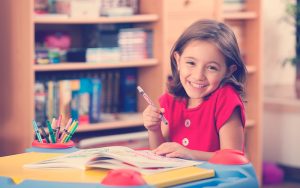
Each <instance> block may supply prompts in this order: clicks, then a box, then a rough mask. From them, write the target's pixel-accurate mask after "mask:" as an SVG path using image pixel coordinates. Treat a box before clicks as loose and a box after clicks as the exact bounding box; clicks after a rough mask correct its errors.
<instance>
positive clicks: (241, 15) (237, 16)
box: [223, 11, 257, 20]
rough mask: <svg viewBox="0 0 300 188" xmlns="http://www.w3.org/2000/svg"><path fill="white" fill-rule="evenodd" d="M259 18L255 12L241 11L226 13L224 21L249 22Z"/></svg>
mask: <svg viewBox="0 0 300 188" xmlns="http://www.w3.org/2000/svg"><path fill="white" fill-rule="evenodd" d="M255 18H257V13H256V12H253V11H241V12H224V13H223V19H224V20H248V19H255Z"/></svg>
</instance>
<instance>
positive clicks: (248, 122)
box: [245, 119, 255, 128]
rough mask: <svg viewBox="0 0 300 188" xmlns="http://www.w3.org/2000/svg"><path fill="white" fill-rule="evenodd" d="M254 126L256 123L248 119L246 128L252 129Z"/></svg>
mask: <svg viewBox="0 0 300 188" xmlns="http://www.w3.org/2000/svg"><path fill="white" fill-rule="evenodd" d="M254 126H255V121H254V120H253V119H247V120H246V125H245V127H246V128H251V127H254Z"/></svg>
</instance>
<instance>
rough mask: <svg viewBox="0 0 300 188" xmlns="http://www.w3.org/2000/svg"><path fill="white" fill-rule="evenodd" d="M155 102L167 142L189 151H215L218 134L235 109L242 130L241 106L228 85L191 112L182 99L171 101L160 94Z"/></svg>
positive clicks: (243, 110)
mask: <svg viewBox="0 0 300 188" xmlns="http://www.w3.org/2000/svg"><path fill="white" fill-rule="evenodd" d="M159 101H160V105H161V107H162V108H165V117H166V118H167V120H168V121H169V137H170V140H171V141H172V142H177V143H179V144H182V145H183V146H185V147H187V148H189V149H193V150H200V151H208V152H213V151H216V150H219V149H220V140H219V130H220V128H221V127H222V126H223V125H224V123H225V122H226V121H227V120H228V119H229V117H230V116H231V114H232V112H233V110H234V109H235V108H237V107H238V108H239V109H240V113H241V114H240V116H241V121H242V124H243V126H245V109H244V105H243V102H242V100H241V98H240V96H239V94H238V93H237V92H236V90H235V89H234V88H233V87H232V86H231V85H225V86H223V87H220V88H219V89H217V90H216V91H214V92H213V93H212V94H211V95H210V96H209V97H208V99H207V100H205V101H203V102H202V103H201V104H200V105H199V106H197V107H195V108H190V109H187V108H186V106H187V105H186V102H187V101H186V100H185V99H175V98H174V96H172V95H170V94H168V93H165V94H163V95H162V96H161V97H160V100H159Z"/></svg>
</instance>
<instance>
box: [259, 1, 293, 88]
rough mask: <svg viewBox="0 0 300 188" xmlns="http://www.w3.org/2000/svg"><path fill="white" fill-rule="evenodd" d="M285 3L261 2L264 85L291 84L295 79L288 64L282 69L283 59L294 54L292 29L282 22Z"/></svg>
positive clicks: (290, 25) (284, 14)
mask: <svg viewBox="0 0 300 188" xmlns="http://www.w3.org/2000/svg"><path fill="white" fill-rule="evenodd" d="M286 1H288V0H263V11H262V12H263V15H262V16H263V19H264V21H263V30H264V31H263V32H264V33H263V34H264V35H263V37H264V41H263V43H264V45H263V46H264V47H263V50H264V53H263V55H264V57H263V61H264V84H265V85H281V84H293V82H294V78H295V69H294V68H293V67H292V66H291V65H290V64H288V65H287V66H284V67H282V62H283V61H284V59H285V58H287V57H293V56H294V52H295V50H294V46H295V42H294V41H295V32H294V27H293V26H292V24H289V23H287V22H286V21H283V17H284V16H286V13H285V2H286Z"/></svg>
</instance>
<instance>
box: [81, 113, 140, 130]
mask: <svg viewBox="0 0 300 188" xmlns="http://www.w3.org/2000/svg"><path fill="white" fill-rule="evenodd" d="M131 116H132V117H131V118H124V119H121V120H115V121H109V122H101V123H94V124H82V125H79V126H78V129H77V130H76V132H89V131H99V130H108V129H118V128H128V127H138V126H143V124H144V122H143V118H142V114H141V113H135V114H132V115H131Z"/></svg>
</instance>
